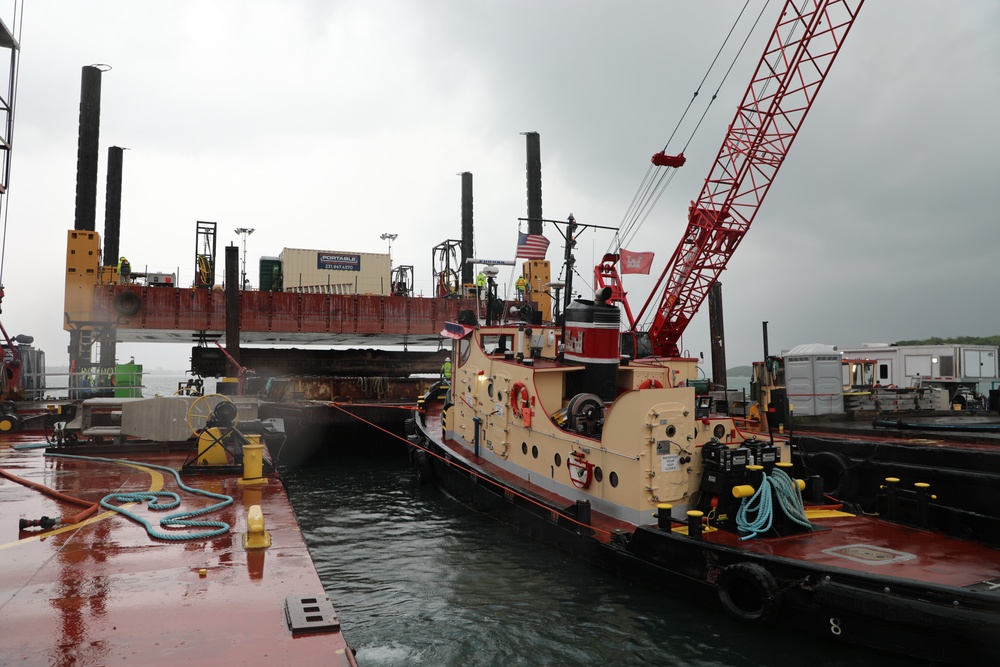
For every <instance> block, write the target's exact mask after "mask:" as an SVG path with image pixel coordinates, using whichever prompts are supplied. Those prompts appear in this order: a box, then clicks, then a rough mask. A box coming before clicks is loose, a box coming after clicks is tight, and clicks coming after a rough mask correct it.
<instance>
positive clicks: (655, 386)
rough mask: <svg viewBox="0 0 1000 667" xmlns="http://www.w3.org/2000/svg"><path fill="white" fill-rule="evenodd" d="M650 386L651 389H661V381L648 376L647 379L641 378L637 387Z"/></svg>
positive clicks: (645, 387)
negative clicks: (640, 382)
mask: <svg viewBox="0 0 1000 667" xmlns="http://www.w3.org/2000/svg"><path fill="white" fill-rule="evenodd" d="M650 388H652V389H663V383H662V382H660V381H659V380H656V379H654V378H649V379H646V380H643V381H642V384H640V385H639V389H650Z"/></svg>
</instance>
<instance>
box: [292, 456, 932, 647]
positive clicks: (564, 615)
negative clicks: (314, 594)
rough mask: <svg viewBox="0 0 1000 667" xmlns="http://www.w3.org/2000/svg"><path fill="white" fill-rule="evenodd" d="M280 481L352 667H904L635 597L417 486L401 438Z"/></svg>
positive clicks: (624, 585) (633, 589) (623, 586)
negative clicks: (353, 654)
mask: <svg viewBox="0 0 1000 667" xmlns="http://www.w3.org/2000/svg"><path fill="white" fill-rule="evenodd" d="M363 448H364V449H365V451H366V454H365V455H364V456H360V457H358V456H355V457H343V456H341V457H337V458H332V457H331V458H327V459H325V460H322V461H318V462H315V464H314V465H310V466H309V467H308V468H303V469H299V470H295V471H291V472H287V473H286V474H285V480H286V483H287V486H288V489H289V493H290V496H291V500H292V504H293V506H294V508H295V511H296V515H297V516H298V519H299V523H300V524H301V526H302V529H303V532H304V534H305V536H306V540H307V542H308V544H309V548H310V550H311V552H312V556H313V560H314V561H315V563H316V567H317V569H318V571H319V574H320V577H321V578H322V580H323V583H324V586H325V588H326V591H327V593H328V594H329V595H330V597H331V599H332V600H333V603H334V606H335V607H336V609H337V611H338V614H339V616H340V620H341V623H342V625H343V628H344V632H345V635H346V636H347V638H348V641H350V642H351V644H352V645H353V646H354V647H356V648H357V651H358V654H357V657H358V662H359V664H360V665H361V667H404V666H405V667H408V666H412V665H428V666H431V667H449V666H456V667H458V666H461V667H472V666H476V665H482V666H490V667H492V666H514V665H530V666H536V665H537V666H549V665H552V666H565V667H570V666H574V665H581V666H582V665H587V666H588V667H592V666H594V665H621V666H632V665H635V666H645V665H649V666H658V667H681V666H685V667H786V666H787V667H801V666H802V665H803V664H805V665H809V666H810V667H867V666H869V665H870V666H872V667H874V666H875V665H878V666H879V667H902V666H903V665H914V664H916V663H914V662H912V661H899V660H895V659H892V658H887V657H885V656H881V655H877V654H874V653H866V652H861V651H858V650H854V649H849V648H847V647H842V646H839V645H835V644H833V643H830V642H824V641H821V640H815V639H811V638H803V637H798V636H794V635H790V634H789V633H781V632H778V631H775V630H771V629H768V628H748V627H746V626H743V625H740V624H739V623H737V622H736V621H734V620H732V619H730V618H728V617H726V616H725V615H724V614H723V613H722V612H721V610H719V611H717V610H715V609H709V608H702V607H698V606H693V605H691V604H687V603H685V602H684V601H683V600H678V599H673V598H670V597H668V596H664V595H662V594H656V593H652V592H648V591H645V590H643V588H642V587H641V586H639V585H633V584H630V583H628V582H626V581H624V580H622V579H620V578H618V577H616V576H613V575H610V574H608V573H605V572H604V571H602V570H599V569H596V568H594V567H592V566H589V565H586V564H584V563H582V562H579V561H577V560H575V559H574V558H573V557H572V556H569V555H567V554H564V553H562V552H559V551H557V550H555V549H552V548H549V547H547V546H545V545H543V544H540V543H537V542H534V541H532V540H530V539H528V538H524V537H521V536H519V535H517V534H516V533H514V532H512V531H511V530H509V529H508V528H506V527H504V526H502V525H500V524H498V523H496V522H495V521H493V520H492V519H489V518H488V517H485V516H482V515H479V514H476V513H474V512H472V511H471V510H468V509H467V508H466V507H465V506H463V505H460V504H459V503H458V502H457V501H455V500H453V499H452V498H450V497H449V496H447V495H445V494H444V493H443V492H442V491H440V490H439V489H437V488H436V487H433V486H422V485H420V483H419V482H418V480H417V478H416V475H415V473H414V472H413V470H412V469H411V468H410V466H409V463H408V461H407V458H406V455H405V451H404V449H403V447H402V446H401V445H399V444H395V443H388V442H366V443H364V447H363Z"/></svg>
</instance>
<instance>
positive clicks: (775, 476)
mask: <svg viewBox="0 0 1000 667" xmlns="http://www.w3.org/2000/svg"><path fill="white" fill-rule="evenodd" d="M772 493H773V497H775V498H777V499H778V506H779V507H780V508H781V511H782V512H784V513H785V516H787V517H788V518H789V519H790V520H791V521H792V522H793V523H796V524H798V525H800V526H802V527H803V528H812V523H810V522H809V519H807V518H806V510H805V505H804V504H803V502H802V492H801V491H799V487H798V485H796V483H795V480H793V479H792V478H791V477H789V476H788V473H786V472H785V471H784V470H782V469H781V468H775V469H774V470H772V471H771V474H770V475H762V476H761V482H760V487H758V489H757V490H756V491H755V492H754V494H753V495H752V496H751V497H750V498H744V499H743V502H742V503H740V509H739V511H738V512H737V514H736V527H737V528H738V529H739V531H740V532H741V533H747V534H746V535H743V536H742V537H740V540H749V539H752V538H754V537H757V535H760V534H761V533H766V532H767V531H769V530H770V529H771V522H772V520H773V519H774V505H773V501H772V500H771V498H772ZM751 517H752V518H751Z"/></svg>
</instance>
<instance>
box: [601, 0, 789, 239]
mask: <svg viewBox="0 0 1000 667" xmlns="http://www.w3.org/2000/svg"><path fill="white" fill-rule="evenodd" d="M749 4H750V0H746V2H745V3H744V5H743V8H742V9H741V10H740V13H739V15H738V16H737V17H736V20H735V21H733V25H732V26H731V27H730V29H729V32H728V33H727V34H726V37H725V39H724V40H723V41H722V44H721V45H720V46H719V49H718V50H717V51H716V54H715V57H714V58H713V59H712V62H711V64H710V65H709V67H708V69H707V70H706V72H705V74H704V76H703V77H702V79H701V81H700V82H699V84H698V88H697V89H696V90H695V91H694V94H693V95H692V96H691V99H690V100H689V101H688V104H687V107H685V109H684V112H683V113H682V114H681V117H680V119H679V120H678V121H677V124H676V125H675V127H674V129H673V131H672V132H671V133H670V137H669V138H668V139H667V143H666V144H665V145H664V147H663V150H664V152H666V149H667V146H669V144H670V142H671V141H672V140H673V139H674V137H675V136H676V134H677V132H678V131H679V130H680V127H681V125H682V124H683V122H684V119H685V118H686V117H687V114H688V112H689V111H690V110H691V108H692V106H693V105H694V102H695V100H696V99H697V98H698V95H699V94H700V93H701V89H702V87H703V86H704V85H705V82H706V81H707V80H708V77H709V76H710V75H711V73H712V70H713V69H715V66H716V64H717V63H718V61H719V58H720V56H721V55H722V51H723V50H724V49H725V48H726V45H727V44H728V43H729V41H730V39H731V38H732V36H733V33H734V32H735V30H736V26H737V25H738V24H739V22H740V20H741V19H742V18H743V14H744V13H745V12H746V9H747V7H748V6H749ZM769 4H770V0H767V1H766V2H765V3H764V5H763V6H762V7H761V9H760V11H759V12H758V13H757V17H756V18H755V19H754V22H753V25H751V26H750V29H749V30H748V31H747V32H746V34H745V36H744V37H743V43H742V44H740V48H739V49H738V50H737V52H736V54H735V56H733V58H732V60H731V61H730V63H729V66H728V67H727V68H726V71H725V74H723V76H722V80H721V81H720V82H719V85H718V86H717V87H716V89H715V92H714V93H713V94H712V97H711V98H710V99H709V101H708V104H707V105H706V106H705V108H704V110H703V111H702V113H701V116H700V117H699V118H698V121H697V123H696V124H695V127H694V129H693V130H692V131H691V132H690V134H689V135H688V138H687V141H686V142H685V143H684V146H683V148H682V149H681V151H680V153H681V154H683V153H684V152H685V151H686V150H687V149H688V146H690V144H691V141H692V140H693V139H694V137H695V134H697V132H698V130H699V129H700V128H701V124H702V122H703V121H704V120H705V117H706V116H707V114H708V110H709V109H710V108H711V106H712V103H713V102H715V100H716V99H717V98H718V96H719V91H721V90H722V85H723V84H724V83H725V82H726V80H727V79H728V78H729V75H730V74H731V73H732V70H733V67H734V66H735V65H736V61H737V60H738V59H739V58H740V55H741V54H742V53H743V50H744V49H745V48H746V45H747V42H748V41H749V40H750V35H752V34H753V32H754V31H755V30H756V28H757V25H758V24H759V23H760V19H761V17H762V16H763V15H764V12H765V11H766V10H767V7H768V5H769ZM676 173H677V169H676V168H673V167H667V169H666V170H658V169H656V167H655V166H654V165H652V164H650V165H649V166H648V167H647V168H646V175H645V176H644V177H643V179H642V182H641V183H640V185H639V188H638V189H637V190H636V194H635V195H634V196H633V198H632V202H631V203H630V204H629V208H628V210H627V211H626V213H625V216H624V217H623V218H622V224H621V226H620V227H621V231H620V232H619V233H618V234H616V235H615V237H614V238H613V239H612V242H611V245H610V247H609V252H618V251H619V250H620V249H621V247H622V246H623V245H625V244H627V243H629V242H630V241H631V240H632V239H633V238H634V237H635V235H636V233H637V232H638V231H639V229H640V228H641V227H642V225H643V223H645V221H646V219H647V218H648V217H649V214H650V213H651V212H652V210H653V208H654V207H655V205H656V203H657V202H658V201H659V199H660V197H661V196H662V195H663V192H664V191H665V190H666V187H667V186H668V185H669V184H670V182H671V181H672V180H673V177H674V176H675V175H676Z"/></svg>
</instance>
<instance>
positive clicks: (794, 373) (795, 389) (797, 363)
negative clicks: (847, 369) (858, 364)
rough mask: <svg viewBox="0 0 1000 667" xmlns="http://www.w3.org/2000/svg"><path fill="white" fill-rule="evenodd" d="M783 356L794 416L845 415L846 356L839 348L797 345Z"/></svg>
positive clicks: (789, 400) (787, 390) (787, 387)
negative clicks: (844, 374)
mask: <svg viewBox="0 0 1000 667" xmlns="http://www.w3.org/2000/svg"><path fill="white" fill-rule="evenodd" d="M782 356H783V357H784V360H785V364H784V365H785V389H786V392H787V395H788V402H789V403H790V404H791V409H792V414H793V415H799V416H810V415H838V414H843V412H844V378H843V371H842V369H841V366H842V362H843V355H842V353H841V352H840V351H838V350H837V347H836V346H835V345H824V344H822V343H809V344H806V345H797V346H795V347H793V348H792V349H791V350H788V351H787V352H784V353H783V354H782Z"/></svg>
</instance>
